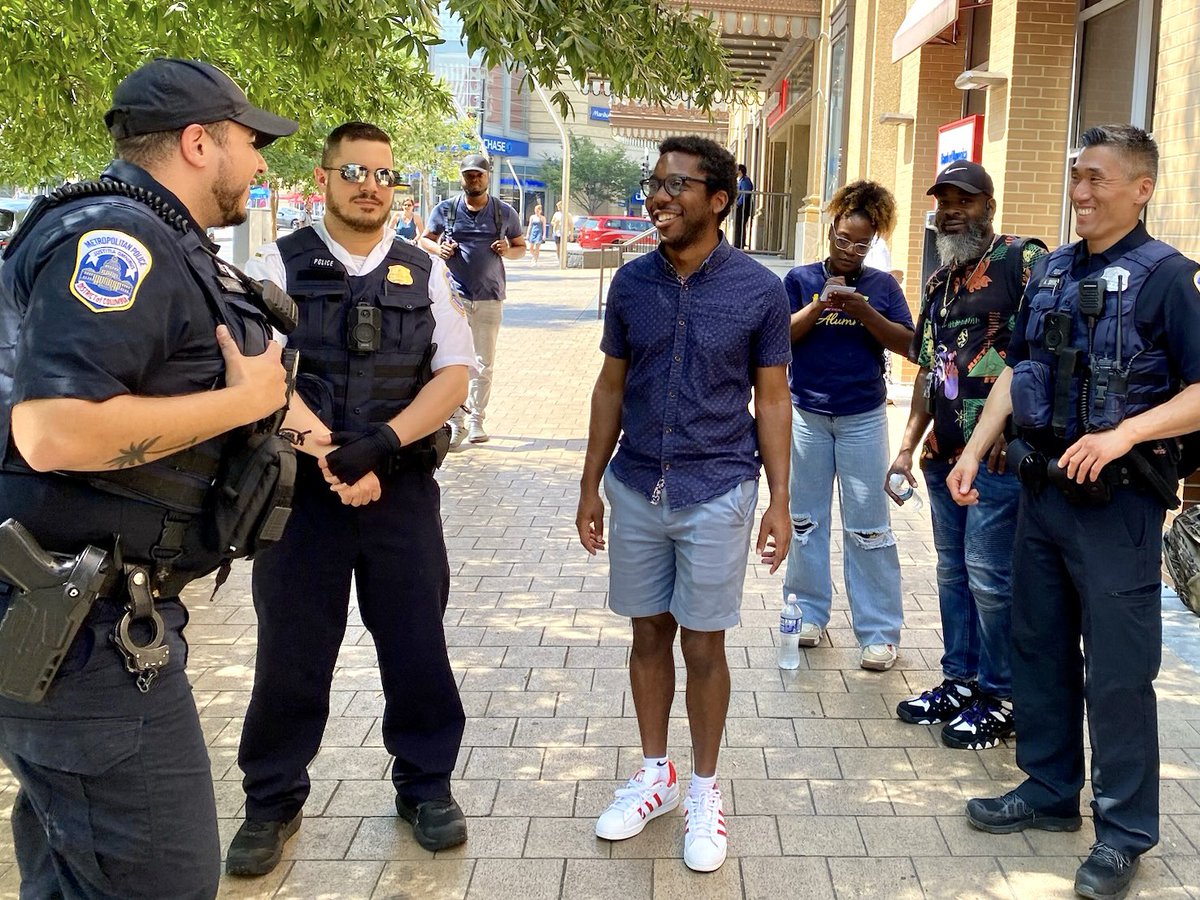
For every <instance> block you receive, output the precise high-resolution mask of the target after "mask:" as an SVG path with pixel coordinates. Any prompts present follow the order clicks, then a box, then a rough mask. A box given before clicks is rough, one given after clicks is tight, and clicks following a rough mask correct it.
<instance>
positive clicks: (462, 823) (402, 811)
mask: <svg viewBox="0 0 1200 900" xmlns="http://www.w3.org/2000/svg"><path fill="white" fill-rule="evenodd" d="M396 812H397V814H399V816H400V818H402V819H403V820H404V821H406V822H409V823H411V825H412V827H413V837H414V838H416V839H417V843H418V844H420V845H421V846H422V847H424V848H425V849H426V850H429V851H430V852H433V851H436V850H445V849H446V848H448V847H457V846H458V845H459V844H461V843H464V842H465V841H466V839H467V817H466V816H464V815H463V811H462V809H461V808H459V805H458V804H457V803H455V802H454V798H453V797H447V798H446V799H445V800H426V801H425V802H424V803H418V804H416V805H415V806H409V805H408V804H407V803H405V802H404V800H402V799H401V798H400V797H399V796H397V797H396Z"/></svg>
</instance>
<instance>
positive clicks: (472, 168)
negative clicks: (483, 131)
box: [458, 153, 492, 172]
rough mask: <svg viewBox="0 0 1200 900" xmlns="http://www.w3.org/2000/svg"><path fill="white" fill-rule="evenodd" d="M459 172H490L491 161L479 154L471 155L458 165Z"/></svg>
mask: <svg viewBox="0 0 1200 900" xmlns="http://www.w3.org/2000/svg"><path fill="white" fill-rule="evenodd" d="M458 171H460V172H490V171H492V161H491V160H490V159H488V158H487V157H486V156H483V155H482V154H479V153H472V154H471V155H470V156H468V157H466V158H465V159H464V160H463V161H462V162H460V163H459V164H458Z"/></svg>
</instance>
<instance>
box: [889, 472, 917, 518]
mask: <svg viewBox="0 0 1200 900" xmlns="http://www.w3.org/2000/svg"><path fill="white" fill-rule="evenodd" d="M888 487H890V488H891V489H892V493H893V494H895V495H896V496H897V497H899V498H900V499H901V500H902V501H904V502H905V503H911V504H912V508H913V509H915V510H916V511H917V512H920V511H921V510H922V509H923V508H924V506H925V501H924V500H922V499H921V495H920V494H918V493H917V489H916V488H914V487H913V486H912V485H911V484H909V483H908V479H907V478H905V477H904V476H903V475H901V474H900V473H899V472H893V473H892V477H891V478H889V479H888Z"/></svg>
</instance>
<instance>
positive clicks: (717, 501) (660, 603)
mask: <svg viewBox="0 0 1200 900" xmlns="http://www.w3.org/2000/svg"><path fill="white" fill-rule="evenodd" d="M604 492H605V494H606V495H607V497H608V504H609V508H610V511H611V514H610V516H609V540H608V563H609V573H610V574H609V580H608V605H609V608H610V609H611V610H612V611H613V612H615V613H617V614H618V615H622V616H629V617H630V618H641V617H645V616H655V615H659V614H661V613H665V612H669V613H671V615H672V616H674V617H675V621H676V622H678V623H679V624H680V625H682V626H683V627H684V628H690V629H691V630H693V631H724V630H725V629H727V628H732V627H733V626H734V625H736V624H738V622H739V621H740V619H741V608H742V585H743V584H744V582H745V580H746V564H747V561H748V560H747V550H748V548H749V546H750V533H751V531H752V530H753V527H754V510H755V507H756V506H757V505H758V480H757V479H755V478H751V479H748V480H746V481H743V482H742V483H741V484H739V485H738V486H737V487H735V488H733V489H732V490H731V491H729V492H727V493H725V494H722V495H721V496H720V497H715V498H713V499H712V500H709V501H707V502H705V503H700V504H698V505H696V506H689V507H687V508H686V509H681V510H677V511H676V510H672V509H671V507H670V503H669V502H668V499H667V494H666V491H664V492H663V494H662V502H661V503H660V504H659V505H657V506H653V505H651V503H650V501H649V500H647V499H646V498H645V497H644V496H642V495H641V494H639V493H638V492H637V491H635V490H633V489H632V488H629V487H627V486H626V485H624V484H622V483H621V481H620V480H619V479H618V478H617V477H616V476H615V475H613V474H612V472H611V471H608V472H606V473H605V475H604Z"/></svg>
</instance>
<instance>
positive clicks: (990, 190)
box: [925, 159, 996, 197]
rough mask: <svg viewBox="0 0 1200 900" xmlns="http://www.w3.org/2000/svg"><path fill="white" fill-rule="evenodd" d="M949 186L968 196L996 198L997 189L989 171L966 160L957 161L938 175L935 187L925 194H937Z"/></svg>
mask: <svg viewBox="0 0 1200 900" xmlns="http://www.w3.org/2000/svg"><path fill="white" fill-rule="evenodd" d="M948 185H952V186H953V187H956V188H960V189H961V190H964V191H966V192H967V193H968V194H987V195H988V196H989V197H994V196H996V189H995V187H994V186H993V185H992V176H991V175H989V174H988V173H987V169H985V168H984V167H983V166H981V165H980V164H979V163H976V162H968V161H967V160H965V159H959V160H955V161H954V162H952V163H950V165H948V166H946V168H944V169H942V171H941V172H939V173H938V177H937V180H936V181H934V183H933V187H931V188H930V189H929V190H927V191H926V192H925V193H926V194H936V193H937V192H938V188H940V187H945V186H948Z"/></svg>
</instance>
